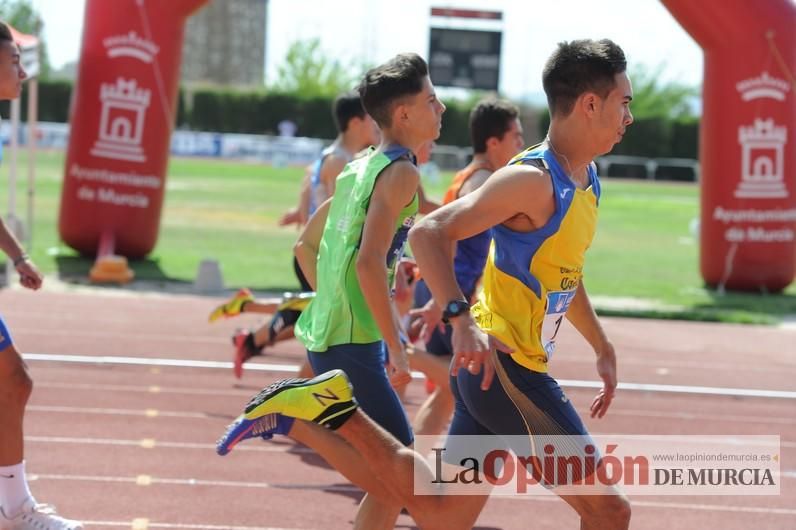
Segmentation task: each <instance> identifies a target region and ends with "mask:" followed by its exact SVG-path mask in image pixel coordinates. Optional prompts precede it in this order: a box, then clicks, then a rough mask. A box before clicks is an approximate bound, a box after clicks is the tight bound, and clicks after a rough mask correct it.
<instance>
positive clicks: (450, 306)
mask: <svg viewBox="0 0 796 530" xmlns="http://www.w3.org/2000/svg"><path fill="white" fill-rule="evenodd" d="M457 309H459V304H457V303H456V302H451V303H449V304H448V312H449V313H454V312H456V310H457Z"/></svg>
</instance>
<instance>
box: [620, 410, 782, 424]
mask: <svg viewBox="0 0 796 530" xmlns="http://www.w3.org/2000/svg"><path fill="white" fill-rule="evenodd" d="M610 414H611V415H612V416H617V415H618V416H641V417H644V418H667V419H675V420H684V421H734V422H738V423H763V424H765V425H770V424H773V423H776V424H780V425H796V418H794V417H776V416H741V415H737V414H734V415H733V414H728V415H724V414H698V413H693V412H655V411H652V410H633V409H620V408H611V412H610Z"/></svg>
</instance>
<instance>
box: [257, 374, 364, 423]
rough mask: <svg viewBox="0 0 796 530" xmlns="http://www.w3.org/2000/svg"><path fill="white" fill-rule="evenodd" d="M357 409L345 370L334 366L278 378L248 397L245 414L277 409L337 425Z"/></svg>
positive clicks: (291, 415)
mask: <svg viewBox="0 0 796 530" xmlns="http://www.w3.org/2000/svg"><path fill="white" fill-rule="evenodd" d="M356 409H357V401H356V399H355V398H354V389H353V388H352V387H351V383H350V382H349V381H348V376H347V375H345V372H343V371H342V370H331V371H329V372H326V373H324V374H321V375H319V376H317V377H314V378H312V379H296V378H293V379H282V380H281V381H277V382H276V383H274V384H272V385H271V386H269V387H266V388H264V389H263V390H262V391H261V392H260V393H259V394H257V395H256V396H254V397H253V398H252V399H251V401H249V404H248V405H246V409H245V410H244V412H243V417H244V418H246V419H247V420H255V419H257V418H260V417H262V416H265V415H266V414H272V413H274V412H278V413H280V414H282V415H284V416H290V417H291V418H298V419H301V420H308V421H312V422H315V423H320V424H321V425H324V426H326V427H329V428H331V429H336V428H337V427H339V426H340V425H342V424H343V423H344V422H345V420H346V419H348V417H349V416H351V414H353V413H354V411H355V410H356Z"/></svg>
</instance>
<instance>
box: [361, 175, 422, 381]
mask: <svg viewBox="0 0 796 530" xmlns="http://www.w3.org/2000/svg"><path fill="white" fill-rule="evenodd" d="M418 180H419V175H418V173H417V168H415V166H414V165H412V164H411V163H409V162H405V161H399V162H396V163H393V164H391V165H390V166H388V167H387V168H386V169H384V171H382V173H381V175H379V177H378V179H377V180H376V185H375V187H374V188H373V194H372V195H371V198H370V205H369V206H368V213H367V216H366V217H365V226H364V227H363V229H362V241H361V243H360V248H359V255H358V257H357V262H356V268H357V277H358V278H359V283H360V287H361V288H362V293H363V295H364V297H365V301H366V302H367V304H368V307H369V308H370V312H371V314H372V315H373V318H374V320H375V321H376V325H377V326H378V327H379V330H380V331H381V334H382V337H384V342H385V344H386V345H387V350H388V351H389V353H390V370H391V373H390V379H391V382H392V383H393V385H394V386H399V385H401V384H405V383H408V382H409V380H410V379H411V375H410V374H409V363H408V360H407V359H406V352H405V351H404V349H403V346H402V345H401V340H400V336H399V330H398V327H397V326H396V323H395V313H394V308H393V304H392V303H391V301H390V286H389V285H388V283H387V266H386V262H387V253H388V252H389V250H390V245H391V243H392V240H393V237H394V234H395V226H396V224H397V222H398V218H399V216H400V214H401V210H402V209H403V208H404V207H405V206H406V205H407V204H409V203H410V201H412V200H413V198H414V195H415V193H416V192H417V183H418Z"/></svg>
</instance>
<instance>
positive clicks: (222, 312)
mask: <svg viewBox="0 0 796 530" xmlns="http://www.w3.org/2000/svg"><path fill="white" fill-rule="evenodd" d="M253 301H254V296H252V293H251V291H249V290H248V289H246V288H244V289H241V290H239V291H238V292H237V293H235V296H233V297H232V298H230V299H229V300H227V301H226V302H224V303H223V304H221V305H220V306H218V307H216V308H215V309H213V311H212V312H211V313H210V317H209V318H208V319H207V320H208V321H209V322H215V321H216V320H218V319H219V318H222V317H224V318H230V317H236V316H238V315H240V314H241V313H242V312H243V306H244V305H246V303H248V302H253Z"/></svg>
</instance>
